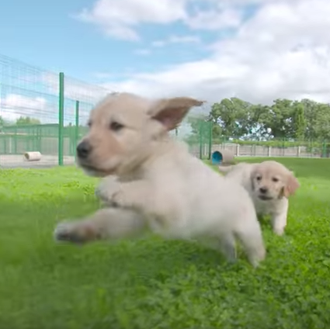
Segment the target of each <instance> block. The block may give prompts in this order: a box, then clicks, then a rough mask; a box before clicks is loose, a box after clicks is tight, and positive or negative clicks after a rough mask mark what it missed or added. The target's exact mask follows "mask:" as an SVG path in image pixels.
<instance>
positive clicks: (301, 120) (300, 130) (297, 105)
mask: <svg viewBox="0 0 330 329" xmlns="http://www.w3.org/2000/svg"><path fill="white" fill-rule="evenodd" d="M293 131H294V137H295V139H297V140H303V139H304V137H305V131H306V118H305V109H304V105H303V104H302V103H301V102H298V101H295V102H294V103H293Z"/></svg>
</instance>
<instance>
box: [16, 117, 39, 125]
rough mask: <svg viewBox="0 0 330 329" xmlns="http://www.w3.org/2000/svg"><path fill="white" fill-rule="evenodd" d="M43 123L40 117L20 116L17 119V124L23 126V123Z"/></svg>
mask: <svg viewBox="0 0 330 329" xmlns="http://www.w3.org/2000/svg"><path fill="white" fill-rule="evenodd" d="M39 124H41V122H40V120H39V119H35V118H31V117H23V116H21V117H19V118H18V119H17V120H16V125H18V126H23V125H39Z"/></svg>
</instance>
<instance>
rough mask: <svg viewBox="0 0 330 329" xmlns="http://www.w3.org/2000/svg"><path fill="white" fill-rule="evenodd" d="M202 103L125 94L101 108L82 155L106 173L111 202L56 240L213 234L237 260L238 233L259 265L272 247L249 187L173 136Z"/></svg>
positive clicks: (94, 171)
mask: <svg viewBox="0 0 330 329" xmlns="http://www.w3.org/2000/svg"><path fill="white" fill-rule="evenodd" d="M201 104H202V102H200V101H197V100H194V99H191V98H185V97H178V98H171V99H161V100H156V101H151V100H147V99H143V98H141V97H138V96H135V95H132V94H127V93H122V94H118V95H117V96H111V97H107V98H106V99H105V100H103V101H102V102H101V103H100V104H99V105H98V106H96V108H95V109H94V110H93V111H92V113H91V118H90V131H89V133H88V134H87V136H86V137H85V138H84V139H83V140H82V142H81V144H80V146H78V155H79V152H80V153H81V156H80V157H78V158H79V165H80V166H81V167H82V168H83V169H84V170H85V171H86V172H87V173H88V174H91V175H94V176H101V177H105V178H103V180H102V181H101V183H100V185H99V187H98V189H97V191H96V194H97V196H98V197H99V198H100V199H102V200H103V201H104V202H105V203H106V204H107V207H106V208H103V209H101V210H99V211H97V212H96V213H95V214H93V215H90V216H88V217H86V218H85V219H83V220H78V221H66V222H63V223H60V224H59V225H58V226H57V228H56V229H55V232H54V234H55V238H56V239H57V240H65V241H71V242H79V243H85V242H89V241H93V240H96V239H112V238H121V237H131V236H140V235H141V234H142V233H143V232H145V231H151V232H154V233H156V234H159V235H161V236H163V237H165V238H169V239H184V240H191V239H205V238H206V239H209V240H212V239H213V240H215V241H217V243H218V246H219V249H220V250H221V251H222V252H223V253H224V254H225V256H226V257H227V258H228V260H235V258H236V251H235V240H236V239H238V240H239V241H240V242H241V243H242V246H243V248H244V250H245V251H246V253H247V256H248V259H249V260H250V262H251V264H253V265H254V266H257V265H258V263H259V262H260V261H261V260H263V259H264V258H265V254H266V252H265V248H264V244H263V238H262V232H261V228H260V225H259V222H258V220H257V217H256V212H255V209H254V206H253V203H252V201H251V199H250V197H249V195H248V193H247V192H246V191H245V189H244V188H243V187H242V186H240V185H239V184H238V183H237V184H233V183H232V182H231V181H229V180H227V179H224V178H223V177H222V176H221V175H219V174H218V173H216V172H214V171H213V170H212V169H211V168H209V167H208V166H206V165H205V164H204V163H203V162H202V161H200V160H199V159H197V158H195V157H194V156H192V155H191V154H190V153H189V151H188V148H187V146H186V145H185V144H183V143H179V142H176V141H174V140H172V139H170V138H169V136H168V131H169V130H171V129H174V128H175V127H176V126H177V124H179V123H180V121H181V120H182V119H183V117H184V116H185V115H186V113H187V112H188V110H189V109H190V108H191V107H193V106H199V105H201ZM86 145H87V146H88V147H87V148H86ZM87 149H88V152H87V151H86V150H87ZM85 151H86V152H87V153H88V155H86V152H85ZM237 200H240V202H239V203H238V202H237Z"/></svg>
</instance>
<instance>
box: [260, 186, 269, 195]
mask: <svg viewBox="0 0 330 329" xmlns="http://www.w3.org/2000/svg"><path fill="white" fill-rule="evenodd" d="M259 191H260V193H262V194H265V193H267V191H268V189H267V187H260V189H259Z"/></svg>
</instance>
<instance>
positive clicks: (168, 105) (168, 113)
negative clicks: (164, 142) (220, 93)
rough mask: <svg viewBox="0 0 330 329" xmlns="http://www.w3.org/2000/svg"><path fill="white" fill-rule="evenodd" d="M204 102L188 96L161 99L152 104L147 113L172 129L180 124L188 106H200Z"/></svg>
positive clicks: (188, 108)
mask: <svg viewBox="0 0 330 329" xmlns="http://www.w3.org/2000/svg"><path fill="white" fill-rule="evenodd" d="M204 102H205V101H199V100H197V99H193V98H189V97H174V98H168V99H161V100H159V101H157V102H155V103H154V104H153V105H152V107H151V108H150V110H149V111H148V114H149V115H150V116H151V118H152V119H154V120H157V121H158V122H160V123H161V124H162V125H163V126H164V127H165V128H166V130H172V129H175V128H176V127H177V126H178V124H180V122H181V121H182V120H183V118H184V117H185V115H186V114H187V112H188V111H189V110H190V108H192V107H194V106H201V105H202V104H203V103H204Z"/></svg>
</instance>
